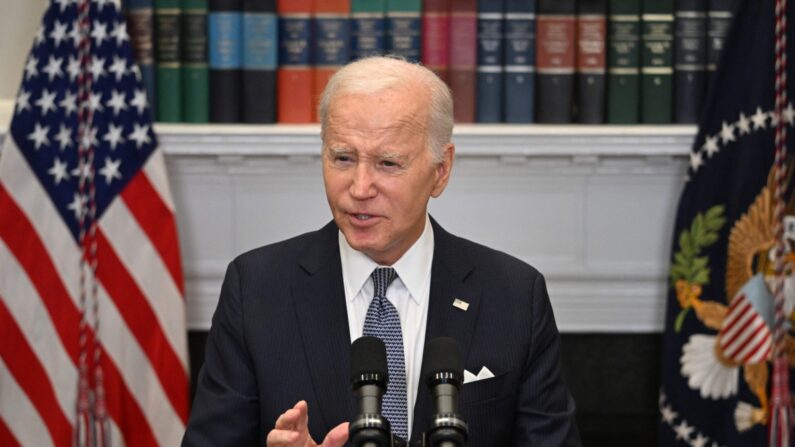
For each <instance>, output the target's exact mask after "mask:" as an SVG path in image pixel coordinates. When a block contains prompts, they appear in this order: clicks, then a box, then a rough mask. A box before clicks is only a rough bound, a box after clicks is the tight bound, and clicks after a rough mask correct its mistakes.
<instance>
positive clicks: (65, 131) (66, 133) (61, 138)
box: [55, 124, 72, 151]
mask: <svg viewBox="0 0 795 447" xmlns="http://www.w3.org/2000/svg"><path fill="white" fill-rule="evenodd" d="M55 141H57V142H58V145H59V146H60V148H61V151H64V150H66V148H68V147H70V146H71V145H72V130H71V129H69V128H68V127H66V126H65V125H63V124H61V128H60V129H59V130H58V133H57V134H55Z"/></svg>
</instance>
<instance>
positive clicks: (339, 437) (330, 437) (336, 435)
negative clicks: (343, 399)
mask: <svg viewBox="0 0 795 447" xmlns="http://www.w3.org/2000/svg"><path fill="white" fill-rule="evenodd" d="M347 441H348V423H347V422H343V423H342V424H340V425H338V426H336V427H334V428H333V429H332V430H331V431H330V432H328V434H327V435H326V439H324V440H323V447H342V445H343V444H345V443H346V442H347Z"/></svg>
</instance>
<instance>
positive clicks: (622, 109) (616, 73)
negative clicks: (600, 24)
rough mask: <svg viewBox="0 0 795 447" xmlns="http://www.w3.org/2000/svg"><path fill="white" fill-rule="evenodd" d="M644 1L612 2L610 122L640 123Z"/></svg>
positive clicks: (608, 51)
mask: <svg viewBox="0 0 795 447" xmlns="http://www.w3.org/2000/svg"><path fill="white" fill-rule="evenodd" d="M640 2H641V0H610V4H609V11H610V15H609V16H608V20H607V24H608V25H607V26H608V33H607V40H608V42H607V43H608V46H607V122H608V123H609V124H637V123H638V122H639V121H640Z"/></svg>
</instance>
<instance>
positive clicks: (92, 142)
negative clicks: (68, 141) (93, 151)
mask: <svg viewBox="0 0 795 447" xmlns="http://www.w3.org/2000/svg"><path fill="white" fill-rule="evenodd" d="M80 143H81V144H82V145H83V147H89V146H93V147H96V146H97V145H98V144H99V141H97V128H96V127H89V128H88V129H85V130H84V131H83V136H82V139H81V141H80Z"/></svg>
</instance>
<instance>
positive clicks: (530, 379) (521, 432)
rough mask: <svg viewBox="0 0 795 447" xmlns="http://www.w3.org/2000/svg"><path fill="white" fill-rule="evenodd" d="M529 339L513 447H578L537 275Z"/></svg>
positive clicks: (546, 296)
mask: <svg viewBox="0 0 795 447" xmlns="http://www.w3.org/2000/svg"><path fill="white" fill-rule="evenodd" d="M531 312H532V315H531V317H532V325H533V327H532V335H531V337H532V339H531V343H530V351H529V353H528V356H527V362H526V364H525V366H524V372H523V378H522V384H521V385H520V390H519V399H518V401H517V409H516V410H517V411H516V424H515V433H514V436H513V439H514V445H515V446H549V447H553V446H554V447H559V446H566V447H569V446H571V447H575V446H581V441H580V435H579V432H578V431H577V425H576V423H575V420H574V411H575V406H574V399H573V398H572V397H571V395H570V394H569V391H568V388H567V387H566V384H565V382H564V380H563V371H562V366H561V359H560V334H559V333H558V329H557V326H556V325H555V317H554V315H553V314H552V306H551V305H550V302H549V294H548V293H547V287H546V283H545V281H544V278H543V276H541V274H537V275H536V279H535V283H534V284H533V296H532V297H531Z"/></svg>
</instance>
